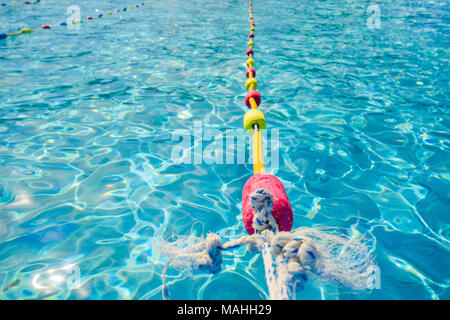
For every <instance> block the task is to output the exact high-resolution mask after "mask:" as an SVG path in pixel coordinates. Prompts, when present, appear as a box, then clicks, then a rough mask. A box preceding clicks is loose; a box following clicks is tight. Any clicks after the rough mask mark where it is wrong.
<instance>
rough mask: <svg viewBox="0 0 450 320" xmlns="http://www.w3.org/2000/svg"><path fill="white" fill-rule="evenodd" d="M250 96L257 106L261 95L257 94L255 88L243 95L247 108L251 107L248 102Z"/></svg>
mask: <svg viewBox="0 0 450 320" xmlns="http://www.w3.org/2000/svg"><path fill="white" fill-rule="evenodd" d="M250 98H253V99H254V100H255V102H256V105H257V106H258V107H259V105H260V104H261V95H260V94H259V92H258V91H256V90H249V91H247V94H246V95H245V100H244V102H245V105H246V106H247V107H249V108H252V106H251V104H250Z"/></svg>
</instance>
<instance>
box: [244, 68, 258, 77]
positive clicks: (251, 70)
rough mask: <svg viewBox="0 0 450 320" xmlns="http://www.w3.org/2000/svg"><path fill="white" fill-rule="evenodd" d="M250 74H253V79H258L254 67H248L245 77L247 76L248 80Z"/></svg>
mask: <svg viewBox="0 0 450 320" xmlns="http://www.w3.org/2000/svg"><path fill="white" fill-rule="evenodd" d="M250 72H251V73H252V74H253V77H256V70H255V68H253V67H248V68H247V70H245V75H246V76H247V78H248V74H249V73H250Z"/></svg>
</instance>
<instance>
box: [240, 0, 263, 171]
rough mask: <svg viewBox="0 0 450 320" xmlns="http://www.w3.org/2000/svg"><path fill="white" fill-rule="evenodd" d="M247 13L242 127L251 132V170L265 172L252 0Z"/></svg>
mask: <svg viewBox="0 0 450 320" xmlns="http://www.w3.org/2000/svg"><path fill="white" fill-rule="evenodd" d="M249 15H250V34H249V35H248V37H249V38H250V40H249V41H248V43H247V46H248V49H247V56H248V59H247V61H246V62H245V64H246V65H247V69H246V71H245V74H246V76H247V81H246V82H245V89H247V94H246V96H245V104H246V106H247V107H248V108H250V110H248V111H247V112H246V113H245V116H244V128H245V130H246V131H247V132H248V133H250V134H253V172H254V173H255V174H257V173H265V172H266V170H265V168H264V159H263V152H262V135H261V131H260V130H263V129H266V120H265V118H264V114H263V113H262V112H261V111H260V110H258V107H259V105H260V104H261V95H260V93H259V92H258V91H256V89H257V88H258V82H257V81H256V70H255V68H254V65H255V60H254V59H253V56H254V52H253V45H254V42H253V39H254V37H255V33H254V31H255V20H254V19H253V4H252V0H250V3H249Z"/></svg>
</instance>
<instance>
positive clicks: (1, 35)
mask: <svg viewBox="0 0 450 320" xmlns="http://www.w3.org/2000/svg"><path fill="white" fill-rule="evenodd" d="M38 2H40V0H36V1H35V2H31V1H25V2H24V3H25V4H35V3H38ZM14 3H17V2H16V1H13V4H14ZM148 3H149V1H144V2H142V3H141V4H136V5H134V6H129V7H128V8H127V7H125V8H123V9H122V10H120V9H115V10H113V11H107V12H106V14H108V15H109V14H113V13H118V12H124V11H127V9H133V8H135V7H136V8H139V7H141V6H144V5H145V4H148ZM0 6H3V7H4V6H6V4H5V3H2V4H0ZM101 17H103V14H102V13H99V14H98V15H97V16H87V17H86V19H85V20H94V19H99V18H101ZM78 23H83V19H75V20H73V21H72V24H78ZM59 25H60V26H67V22H61V23H60V24H59ZM45 29H51V25H49V24H44V25H42V27H40V28H36V29H31V28H23V29H21V30H20V31H18V32H14V33H0V40H1V39H6V38H7V37H11V36H17V35H20V34H29V33H31V32H35V31H40V30H45Z"/></svg>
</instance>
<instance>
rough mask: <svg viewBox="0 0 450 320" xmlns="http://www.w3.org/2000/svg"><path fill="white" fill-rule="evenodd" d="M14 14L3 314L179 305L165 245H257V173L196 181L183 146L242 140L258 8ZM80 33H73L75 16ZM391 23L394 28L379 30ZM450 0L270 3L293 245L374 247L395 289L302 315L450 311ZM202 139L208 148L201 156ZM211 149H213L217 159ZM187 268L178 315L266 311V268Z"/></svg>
mask: <svg viewBox="0 0 450 320" xmlns="http://www.w3.org/2000/svg"><path fill="white" fill-rule="evenodd" d="M3 1H5V3H6V4H7V5H6V6H0V33H5V32H8V33H10V32H16V31H18V30H20V29H21V28H25V27H30V28H36V27H40V26H41V25H43V24H51V25H52V29H50V30H42V31H39V32H34V33H32V34H26V35H20V36H17V37H10V38H8V39H5V40H0V298H1V299H44V298H47V299H161V274H162V272H163V269H164V264H163V261H161V260H159V259H157V257H155V256H154V255H153V252H152V247H151V244H152V241H151V239H153V238H154V237H157V236H162V237H165V238H168V237H169V236H170V235H171V234H172V233H176V234H182V235H188V234H191V233H192V234H194V235H196V236H200V235H203V234H205V233H206V232H209V231H211V232H219V233H220V234H221V235H222V236H227V235H235V236H236V235H241V234H242V235H243V234H244V233H245V230H244V227H243V224H242V218H241V212H240V201H241V191H242V188H243V186H244V183H245V181H246V180H247V179H248V178H249V177H250V175H251V173H252V166H251V164H218V163H210V164H207V163H204V162H203V163H199V164H193V163H192V164H178V163H174V162H173V161H172V160H171V159H172V158H171V155H172V151H173V148H174V146H175V145H176V144H177V143H178V142H174V141H173V134H174V132H175V130H177V129H186V130H189V131H192V130H193V127H194V122H196V121H200V122H201V124H202V126H203V130H204V131H206V130H207V129H217V130H219V132H220V133H222V134H223V133H225V130H226V129H240V128H241V127H242V118H243V115H244V112H245V111H246V107H245V106H244V105H243V98H244V94H245V89H244V80H245V79H244V78H245V74H244V70H245V68H244V66H243V63H244V61H245V58H246V56H245V50H246V43H247V36H248V32H249V25H248V2H247V1H204V0H203V1H201V0H192V1H185V0H184V1H180V0H174V1H159V0H158V1H150V2H149V3H148V4H146V5H145V6H144V7H140V8H133V9H129V10H128V11H127V12H121V13H115V14H112V15H106V14H105V13H106V11H108V10H111V11H112V10H114V9H116V8H119V9H122V8H124V7H127V6H129V5H134V4H136V3H139V2H136V3H133V2H129V1H108V2H107V1H104V2H101V1H89V2H88V1H83V2H82V3H79V2H77V3H72V2H71V1H51V0H48V1H45V0H42V1H41V2H40V3H39V4H33V5H24V4H22V3H17V4H12V2H11V1H9V2H6V0H3ZM73 4H76V5H78V6H79V8H80V12H81V18H83V19H84V18H85V17H86V16H94V15H96V14H98V13H96V11H95V10H96V9H98V10H99V12H102V13H103V14H105V15H104V16H103V17H102V18H101V19H96V20H92V21H86V20H85V21H84V23H82V24H80V25H79V28H78V29H68V28H67V27H62V26H59V24H60V22H62V21H65V20H66V19H67V18H68V17H69V15H68V14H67V13H66V10H67V8H68V7H69V6H70V5H73ZM374 4H375V5H378V7H379V9H380V16H381V21H380V25H379V29H373V28H372V29H371V28H369V27H368V25H367V20H368V18H369V17H370V16H371V13H370V12H369V13H367V8H368V7H369V6H370V5H374ZM448 5H449V3H448V1H446V0H444V1H419V0H411V1H409V0H408V1H406V0H397V1H394V0H385V1H377V0H374V1H358V2H356V1H350V0H348V1H340V0H326V1H318V0H311V1H289V0H288V1H275V0H267V1H255V2H254V17H255V22H256V31H255V34H256V37H255V48H254V49H255V60H256V65H255V67H256V70H257V78H258V86H259V88H258V89H259V91H260V92H261V95H262V100H263V102H262V105H261V110H262V111H263V112H264V113H265V116H266V119H267V123H268V126H269V127H270V128H277V129H278V130H279V145H280V146H279V150H278V152H279V169H278V171H277V172H276V175H277V176H278V177H279V178H280V179H281V180H282V181H283V183H284V185H285V188H286V191H287V193H288V195H289V198H290V200H291V203H292V207H293V209H294V228H297V227H300V226H337V227H345V228H349V229H353V230H357V231H358V232H360V233H362V234H366V235H367V237H369V238H371V239H373V240H374V241H375V245H374V255H375V258H376V263H377V265H378V267H379V270H380V276H381V277H380V283H379V287H378V288H374V289H372V290H367V291H364V292H353V291H351V290H348V289H345V288H339V287H335V286H332V285H329V284H321V283H317V282H314V281H313V282H308V285H307V286H306V288H305V290H303V292H301V293H298V294H297V298H298V299H323V298H325V299H449V298H450V293H449V290H448V286H449V279H450V264H449V262H450V254H449V248H450V243H449V238H450V228H449V222H450V218H449V213H450V200H449V198H450V197H449V190H450V167H449V166H450V156H449V150H450V132H449V127H450V117H449V84H448V80H449V78H450V77H449V71H450V70H449V47H450V39H449V34H450V32H449V31H450V30H449V21H450V19H449V18H450V17H449V13H450V10H449V6H448ZM194 139H196V138H195V137H194V138H193V143H194V141H197V140H194ZM206 147H207V143H204V145H203V148H206ZM223 267H224V268H223V270H222V272H221V273H219V274H217V275H214V276H212V275H210V274H207V273H195V274H183V273H181V272H180V271H179V270H176V269H172V268H169V269H168V272H167V275H168V281H169V289H170V294H171V298H173V299H265V298H267V287H266V284H265V279H264V267H263V264H262V260H261V257H260V256H255V255H253V254H250V253H248V252H247V250H246V249H245V248H241V249H238V250H235V251H234V252H232V253H227V254H225V256H224V262H223Z"/></svg>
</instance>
